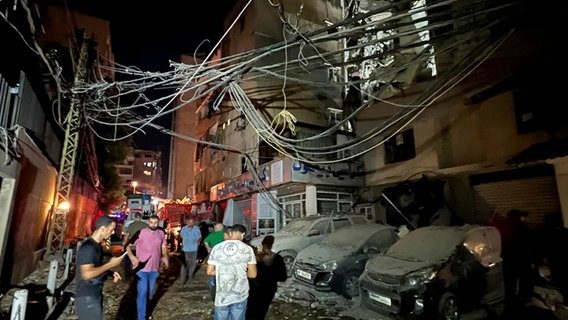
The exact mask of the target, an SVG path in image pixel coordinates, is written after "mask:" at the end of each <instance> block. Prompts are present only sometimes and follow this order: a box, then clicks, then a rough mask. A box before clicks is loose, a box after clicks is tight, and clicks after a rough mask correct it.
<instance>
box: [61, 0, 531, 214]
mask: <svg viewBox="0 0 568 320" xmlns="http://www.w3.org/2000/svg"><path fill="white" fill-rule="evenodd" d="M252 1H253V0H248V1H246V3H245V4H244V6H243V8H242V9H241V10H240V12H238V14H237V15H236V17H235V19H234V20H233V22H232V23H231V24H230V26H229V28H228V29H227V31H226V32H225V34H224V35H223V36H222V37H221V39H220V40H219V42H218V43H217V44H216V45H215V46H214V48H213V49H212V50H211V52H210V53H209V54H208V55H207V57H206V58H205V59H204V61H203V62H202V63H199V64H187V63H179V62H173V61H171V62H170V67H171V70H168V71H165V72H150V71H144V70H140V69H139V68H136V67H131V66H125V65H121V64H118V63H114V62H110V61H102V62H103V63H99V64H98V65H97V66H96V68H97V70H94V71H95V72H91V73H90V74H91V78H90V79H89V80H88V81H86V82H85V83H81V84H78V85H77V84H75V85H74V86H72V87H67V86H65V87H61V88H60V90H61V91H62V92H63V93H62V96H69V95H71V94H76V95H79V96H80V97H81V100H82V110H81V111H82V116H83V119H85V121H86V122H85V123H86V125H87V126H88V127H89V128H90V129H91V130H92V132H94V134H95V135H96V136H97V137H99V138H101V139H104V140H108V141H118V140H121V139H125V138H128V137H131V136H133V135H134V134H136V133H139V132H145V130H146V129H147V128H154V129H157V130H158V131H160V132H162V133H164V134H168V135H172V136H175V137H178V138H181V139H185V140H189V141H193V142H195V143H198V144H201V145H206V146H211V147H214V148H217V149H220V150H225V151H228V152H235V153H239V154H241V155H243V156H244V158H245V159H246V160H247V163H248V165H247V167H248V168H249V169H250V172H252V173H253V175H254V176H256V178H258V175H257V173H256V172H255V171H254V168H255V165H254V161H253V159H251V157H250V155H249V154H247V153H246V150H245V151H243V150H241V149H239V148H236V147H233V146H229V145H224V144H221V143H216V142H211V141H206V140H203V139H199V138H197V137H190V136H186V135H182V134H180V133H177V132H174V131H172V130H171V129H169V128H165V127H162V126H160V125H158V124H157V123H156V120H157V119H159V118H161V117H164V116H166V115H168V114H172V113H174V112H175V111H177V110H180V109H181V108H184V107H187V106H188V105H190V104H195V103H200V102H202V101H203V100H204V99H209V98H211V97H212V99H213V101H212V103H211V104H210V108H212V109H213V110H214V111H219V109H220V108H221V107H226V108H233V109H234V110H236V111H238V112H240V113H241V115H242V117H244V118H245V119H246V121H247V124H249V125H250V126H251V128H252V129H254V131H255V132H256V133H257V134H258V136H259V138H260V139H261V140H262V141H264V142H265V143H266V144H268V145H269V146H271V147H272V148H274V149H275V150H277V151H278V152H280V153H281V154H283V155H285V156H287V157H290V158H292V159H295V160H300V161H302V162H305V163H308V164H318V165H320V164H329V163H337V162H343V161H347V160H352V159H355V158H357V157H360V156H361V155H363V154H365V153H367V152H369V151H371V150H373V149H375V148H377V147H378V146H380V145H382V144H384V143H385V141H387V140H388V139H390V138H391V137H393V136H395V135H396V134H398V133H399V132H401V131H402V130H403V129H404V128H405V127H407V126H408V125H409V124H410V123H411V122H413V121H414V120H416V119H417V118H418V117H420V115H422V114H423V113H424V111H425V110H427V109H428V108H429V107H430V106H432V105H433V104H435V103H436V101H438V100H439V99H440V97H442V96H443V95H444V94H445V93H447V92H448V91H450V90H451V89H452V88H454V87H455V86H456V85H458V84H459V83H460V82H461V81H462V80H463V79H465V78H466V77H467V76H468V75H470V74H471V73H472V72H473V71H474V70H475V69H476V68H477V67H478V66H479V65H481V64H482V63H483V62H484V61H485V60H486V59H488V58H489V57H490V56H491V54H492V53H493V52H495V50H497V48H499V46H500V45H502V44H503V42H504V41H505V40H506V39H507V38H508V37H509V36H510V35H511V34H512V33H513V32H514V30H515V28H516V26H517V22H518V21H519V15H521V14H522V13H523V10H524V7H523V5H522V2H521V1H520V0H518V1H517V0H503V1H495V0H470V1H467V0H437V1H436V0H434V1H426V0H418V1H414V0H401V1H390V2H389V1H375V2H374V1H366V3H367V4H368V3H373V4H375V5H371V6H368V7H365V6H364V5H363V4H362V3H363V1H358V0H351V1H347V0H345V1H340V2H341V4H342V5H341V7H340V8H339V11H340V12H341V16H339V17H335V18H336V19H337V22H336V23H331V22H330V23H328V25H327V26H324V27H321V26H320V25H317V27H314V24H315V22H314V21H311V22H310V21H307V19H304V17H303V14H304V13H305V12H306V10H305V8H304V4H303V3H302V4H301V5H300V6H299V7H298V8H287V7H285V6H284V4H283V3H282V2H281V1H279V0H255V1H268V3H269V7H272V8H273V9H274V10H275V12H276V14H277V15H278V17H279V18H280V19H279V22H280V23H281V28H282V29H281V31H282V40H281V41H273V42H275V43H272V44H270V45H267V46H264V47H261V48H256V49H252V50H249V51H245V52H241V53H237V54H233V55H230V56H224V57H221V58H218V59H213V60H212V59H210V58H211V57H212V56H213V52H214V50H216V49H217V48H218V47H219V46H220V44H221V43H222V41H223V40H224V39H225V38H226V36H227V35H228V33H229V31H230V30H231V29H232V28H233V26H235V24H236V23H237V21H238V20H239V19H240V18H241V17H242V16H243V15H244V14H245V13H246V10H247V9H248V8H249V6H250V5H251V3H252ZM331 2H334V3H336V2H338V1H336V0H334V1H330V3H331ZM345 2H347V4H345ZM326 20H327V19H326ZM326 22H328V21H326ZM448 55H453V57H454V58H453V61H452V62H453V65H452V66H451V67H446V68H444V69H443V70H437V69H436V67H435V65H436V61H438V59H444V57H446V61H447V56H448ZM456 57H458V58H456ZM100 59H103V58H100ZM108 65H113V67H108ZM337 70H339V71H338V73H339V76H338V77H332V78H333V79H330V77H326V76H322V75H329V74H330V73H333V71H337ZM424 70H428V71H429V72H430V73H431V74H432V75H433V76H432V77H431V79H432V81H431V82H430V84H429V86H428V87H427V88H426V89H425V90H423V91H422V92H421V93H420V94H419V95H418V96H417V97H415V98H414V99H413V100H412V101H411V102H409V103H407V104H400V103H393V102H391V101H389V100H388V98H389V97H392V96H396V94H397V93H399V92H400V91H401V90H404V89H408V88H410V87H411V86H413V85H414V84H415V82H416V76H417V74H418V72H420V71H424ZM101 71H110V72H114V73H115V74H117V75H122V77H121V78H125V79H126V80H121V81H109V80H107V79H105V78H104V77H103V76H102V74H103V72H101ZM52 75H53V76H54V78H56V79H58V78H59V77H60V72H58V73H56V71H52ZM261 83H279V84H280V85H279V87H278V88H277V89H272V91H271V93H272V94H273V95H274V96H275V97H277V98H278V100H280V101H277V103H275V104H274V105H272V106H277V107H279V108H281V111H280V112H278V113H276V114H275V115H272V116H270V115H268V116H267V114H266V113H262V112H261V111H260V109H262V107H266V105H259V102H258V101H257V100H255V99H254V97H255V94H256V93H255V88H256V90H260V89H258V87H259V84H261ZM289 85H295V86H300V87H301V88H303V89H304V90H305V91H306V92H311V91H315V90H316V89H321V88H325V89H326V90H327V92H331V91H335V92H342V94H341V95H339V99H333V98H332V99H331V100H333V101H335V102H336V103H337V105H341V101H340V100H342V99H343V98H345V96H346V95H347V92H349V91H351V90H355V91H354V92H355V94H356V95H358V96H359V97H360V99H359V101H360V103H359V104H358V105H355V106H352V108H351V109H345V108H344V110H343V112H344V113H345V114H344V115H343V117H342V119H340V120H339V121H338V122H337V123H335V124H334V125H332V126H331V127H329V128H328V129H326V130H323V131H322V132H320V133H317V134H314V135H311V136H307V137H306V136H304V137H301V138H300V137H294V133H295V124H296V122H297V118H296V116H295V115H294V114H293V111H290V110H289V109H288V108H287V104H288V103H287V94H288V90H287V89H288V86H289ZM58 86H60V82H58ZM67 88H68V89H67ZM245 88H248V89H245ZM251 88H252V89H251ZM156 90H161V92H168V93H167V94H165V95H162V96H161V97H159V98H150V94H149V92H152V91H156ZM336 98H337V97H336ZM253 101H254V102H253ZM314 104H315V103H314ZM385 104H388V105H390V106H393V107H396V108H397V111H396V112H394V113H393V114H392V115H390V116H389V117H388V118H386V119H384V120H383V121H382V122H380V123H378V124H377V126H376V127H374V128H372V129H371V130H369V131H367V132H364V133H361V132H359V133H358V134H357V136H356V137H355V138H354V139H351V140H347V141H345V142H342V143H333V144H332V143H329V144H323V143H322V141H333V139H328V140H326V139H325V138H328V137H331V136H333V135H335V134H336V133H337V132H338V131H339V130H342V128H344V127H346V126H349V124H350V122H352V121H354V120H356V119H357V116H358V114H359V113H360V112H361V111H363V110H365V109H369V108H370V109H374V108H380V107H381V106H384V105H385ZM328 107H333V106H328ZM53 108H54V109H56V110H54V114H55V115H61V114H64V113H65V111H64V108H65V106H63V105H62V104H61V103H56V104H54V106H53ZM62 109H63V110H62ZM346 111H349V112H346ZM105 127H106V128H105ZM109 127H110V128H111V129H113V130H114V132H115V134H114V136H113V137H111V138H109V137H106V136H105V135H104V134H103V131H104V132H108V128H109ZM102 128H104V130H103V129H102ZM285 129H288V130H289V132H291V133H292V136H290V135H287V134H285V133H284V131H285ZM315 141H317V142H318V143H317V144H314V143H313V142H315ZM344 151H348V152H344ZM330 155H333V156H330ZM257 181H260V180H259V179H257ZM257 184H258V185H259V187H260V188H261V189H263V184H262V183H257ZM276 204H277V202H276Z"/></svg>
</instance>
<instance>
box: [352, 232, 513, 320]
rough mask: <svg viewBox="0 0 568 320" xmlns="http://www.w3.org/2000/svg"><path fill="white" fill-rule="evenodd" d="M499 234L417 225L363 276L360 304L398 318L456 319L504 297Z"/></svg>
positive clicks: (498, 303) (499, 303)
mask: <svg viewBox="0 0 568 320" xmlns="http://www.w3.org/2000/svg"><path fill="white" fill-rule="evenodd" d="M500 254H501V238H500V235H499V231H498V230H497V229H496V228H495V227H489V226H473V225H465V226H460V227H449V226H446V227H440V226H430V227H424V228H419V229H416V230H414V231H412V232H410V233H409V234H407V235H406V236H404V237H403V238H402V239H400V240H399V241H398V242H396V243H395V244H394V245H392V246H391V247H390V248H389V250H387V252H386V253H384V254H382V255H378V256H377V257H375V258H373V259H370V260H369V261H368V262H367V264H366V266H365V271H364V272H363V274H362V275H361V279H360V290H361V293H360V295H361V306H362V307H364V308H367V309H371V310H374V311H376V312H378V313H381V314H383V315H389V316H392V317H395V318H402V319H419V318H420V319H448V320H449V319H459V318H460V314H462V313H465V312H467V311H469V310H472V309H474V308H477V307H482V306H483V307H496V306H498V307H499V308H488V309H493V310H500V308H501V307H502V305H503V304H502V302H503V301H504V296H505V294H504V285H503V275H502V267H501V258H500Z"/></svg>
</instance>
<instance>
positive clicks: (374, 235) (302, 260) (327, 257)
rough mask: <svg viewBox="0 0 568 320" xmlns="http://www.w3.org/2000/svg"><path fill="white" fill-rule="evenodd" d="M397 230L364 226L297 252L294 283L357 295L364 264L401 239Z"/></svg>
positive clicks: (337, 233)
mask: <svg viewBox="0 0 568 320" xmlns="http://www.w3.org/2000/svg"><path fill="white" fill-rule="evenodd" d="M395 231H396V229H395V228H394V227H392V226H388V225H383V224H364V225H352V226H348V227H345V228H342V229H341V230H338V231H336V232H334V233H331V234H329V235H327V236H325V237H324V238H323V239H322V240H321V241H320V242H318V243H315V244H312V245H310V246H309V247H307V248H306V249H304V250H302V251H300V252H299V253H298V256H297V257H296V260H295V261H294V267H293V271H294V280H295V281H297V282H299V283H302V284H304V285H306V286H308V287H309V288H312V289H315V290H317V291H334V292H336V293H339V294H342V295H343V296H345V297H346V298H352V297H354V296H358V295H359V276H360V275H361V273H362V272H363V270H364V268H365V263H366V262H367V260H368V259H369V258H372V257H374V256H376V255H377V254H379V253H381V252H385V251H386V250H387V249H388V248H389V247H390V246H391V245H392V244H393V243H395V242H396V241H397V240H398V235H397V234H396V232H395Z"/></svg>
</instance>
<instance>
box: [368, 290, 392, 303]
mask: <svg viewBox="0 0 568 320" xmlns="http://www.w3.org/2000/svg"><path fill="white" fill-rule="evenodd" d="M369 298H371V299H372V300H375V301H378V302H380V303H382V304H386V305H387V306H389V307H390V306H391V299H390V298H389V297H385V296H381V295H380V294H376V293H373V292H369Z"/></svg>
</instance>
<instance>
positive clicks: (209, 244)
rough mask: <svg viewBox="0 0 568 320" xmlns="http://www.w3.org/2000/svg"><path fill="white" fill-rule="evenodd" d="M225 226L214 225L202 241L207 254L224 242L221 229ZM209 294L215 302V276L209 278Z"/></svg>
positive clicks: (223, 234)
mask: <svg viewBox="0 0 568 320" xmlns="http://www.w3.org/2000/svg"><path fill="white" fill-rule="evenodd" d="M224 227H225V226H224V225H223V224H222V223H220V222H219V223H216V224H215V226H214V227H213V230H214V231H213V232H212V233H210V234H209V235H208V236H207V237H205V240H203V243H205V247H206V248H207V252H208V253H211V249H213V247H214V246H215V245H217V244H219V243H221V242H223V240H225V232H224V231H223V228H224ZM208 286H209V292H210V293H211V299H213V301H215V292H216V291H217V289H216V288H215V276H209V283H208Z"/></svg>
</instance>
